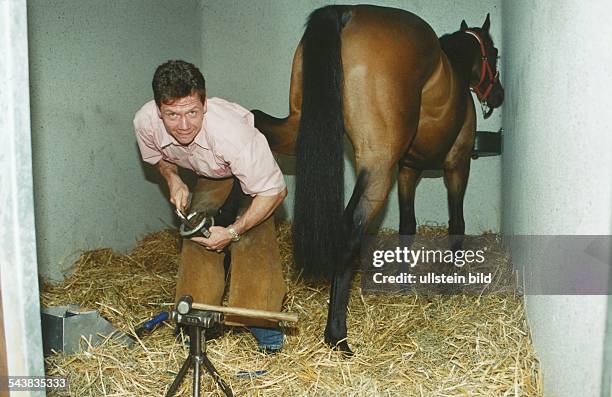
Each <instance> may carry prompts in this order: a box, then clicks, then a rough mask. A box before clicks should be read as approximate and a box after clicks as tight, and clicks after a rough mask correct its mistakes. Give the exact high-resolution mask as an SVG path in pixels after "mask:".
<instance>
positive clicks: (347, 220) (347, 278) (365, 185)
mask: <svg viewBox="0 0 612 397" xmlns="http://www.w3.org/2000/svg"><path fill="white" fill-rule="evenodd" d="M392 167H393V165H392V164H389V165H388V167H386V166H383V167H380V165H377V166H376V168H374V167H363V168H362V167H358V169H360V170H361V171H360V172H359V177H358V179H357V183H356V185H355V188H354V189H353V194H352V196H351V199H350V201H349V204H348V206H347V207H346V210H345V212H344V219H343V221H344V228H345V235H346V236H347V239H346V243H345V248H344V249H343V251H342V252H341V253H340V255H339V256H338V258H337V267H336V269H335V271H334V276H333V279H332V285H331V290H330V302H329V309H328V313H327V326H326V327H325V342H327V344H329V345H330V346H332V347H334V348H335V349H337V350H339V351H341V352H343V353H344V354H345V355H347V356H351V355H352V354H353V353H352V351H351V349H350V348H349V345H348V342H347V341H346V336H347V327H346V313H347V307H348V301H349V293H350V287H351V281H352V279H353V275H354V272H355V268H354V262H355V258H356V256H357V255H358V253H359V247H360V243H361V239H362V238H363V235H364V233H365V230H366V227H367V225H368V224H369V223H370V221H371V220H372V219H373V218H374V217H375V216H376V214H378V212H379V211H380V209H381V208H382V207H383V205H384V203H385V201H386V199H387V195H388V194H389V190H391V180H392V179H391V175H392V173H391V168H392Z"/></svg>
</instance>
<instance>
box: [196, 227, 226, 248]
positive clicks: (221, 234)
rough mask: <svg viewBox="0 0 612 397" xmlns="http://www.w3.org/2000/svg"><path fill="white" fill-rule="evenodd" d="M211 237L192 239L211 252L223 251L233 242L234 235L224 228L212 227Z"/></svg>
mask: <svg viewBox="0 0 612 397" xmlns="http://www.w3.org/2000/svg"><path fill="white" fill-rule="evenodd" d="M208 230H209V231H210V237H209V238H204V237H192V238H191V241H195V242H196V243H198V244H200V245H202V246H204V248H206V249H207V250H209V251H217V252H221V251H223V248H225V247H227V246H228V245H229V244H230V243H231V242H232V235H231V234H230V232H228V231H227V229H226V228H224V227H222V226H212V227H211V228H210V229H208Z"/></svg>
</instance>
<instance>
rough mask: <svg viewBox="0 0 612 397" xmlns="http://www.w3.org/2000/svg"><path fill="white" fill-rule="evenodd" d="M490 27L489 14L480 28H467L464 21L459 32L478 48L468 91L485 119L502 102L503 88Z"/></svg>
mask: <svg viewBox="0 0 612 397" xmlns="http://www.w3.org/2000/svg"><path fill="white" fill-rule="evenodd" d="M490 26H491V20H490V18H489V14H487V18H486V19H485V21H484V23H483V24H482V27H480V28H468V26H467V24H466V23H465V20H464V21H462V22H461V32H462V33H464V34H467V35H469V36H471V38H473V40H474V42H475V43H477V47H479V51H478V52H477V53H476V56H475V57H474V62H473V65H472V74H471V77H470V89H471V90H472V91H473V92H474V93H475V94H476V96H477V97H478V100H479V101H480V104H481V106H482V110H483V116H484V118H485V119H486V118H488V117H489V116H491V114H492V113H493V109H495V108H498V107H500V106H501V105H502V103H503V102H504V87H502V85H501V82H500V80H499V71H498V70H497V58H498V56H497V48H495V45H494V44H493V39H492V38H491V35H490V34H489V27H490Z"/></svg>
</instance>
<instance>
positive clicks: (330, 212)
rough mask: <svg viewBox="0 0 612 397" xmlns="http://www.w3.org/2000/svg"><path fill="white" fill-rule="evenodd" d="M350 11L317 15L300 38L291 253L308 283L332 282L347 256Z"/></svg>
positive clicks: (335, 8) (326, 10) (322, 11)
mask: <svg viewBox="0 0 612 397" xmlns="http://www.w3.org/2000/svg"><path fill="white" fill-rule="evenodd" d="M349 15H350V14H349V12H347V9H346V7H342V6H327V7H323V8H320V9H317V10H315V11H314V12H313V13H312V14H310V17H309V18H308V22H307V24H306V30H305V32H304V36H303V37H302V51H303V53H302V54H303V55H302V59H303V80H302V114H301V119H300V126H299V134H298V137H297V142H296V179H295V181H296V182H295V183H296V191H295V202H294V219H293V250H294V259H295V262H296V265H297V266H298V268H299V269H301V270H302V272H303V275H304V276H305V277H307V278H328V277H329V276H330V275H331V274H332V273H333V271H334V269H335V267H334V263H337V260H336V259H337V258H338V257H339V255H340V253H341V252H342V250H343V248H344V247H343V245H344V243H343V241H344V239H343V234H344V232H343V222H342V211H343V208H344V156H343V136H344V117H343V114H342V83H343V76H342V59H341V51H340V47H341V43H340V34H341V31H342V28H343V26H344V25H345V24H346V22H347V20H348V18H349Z"/></svg>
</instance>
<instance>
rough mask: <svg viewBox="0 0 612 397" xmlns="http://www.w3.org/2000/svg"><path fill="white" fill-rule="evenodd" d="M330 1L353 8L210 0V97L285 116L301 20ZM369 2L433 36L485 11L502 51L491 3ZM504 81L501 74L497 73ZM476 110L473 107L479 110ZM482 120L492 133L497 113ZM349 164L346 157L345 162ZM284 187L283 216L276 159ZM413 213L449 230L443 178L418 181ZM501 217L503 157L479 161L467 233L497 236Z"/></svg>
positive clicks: (392, 204) (472, 22) (285, 161)
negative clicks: (419, 22)
mask: <svg viewBox="0 0 612 397" xmlns="http://www.w3.org/2000/svg"><path fill="white" fill-rule="evenodd" d="M333 3H341V4H350V3H354V4H359V3H362V2H350V1H349V2H347V1H340V2H334V1H312V0H311V1H292V2H286V1H281V0H260V1H222V2H221V1H216V2H208V3H206V5H205V6H204V8H203V14H202V15H203V21H204V22H203V29H202V46H203V47H202V48H203V50H202V56H203V58H202V60H201V62H200V64H201V66H202V68H201V70H202V72H203V73H204V76H205V77H206V81H207V87H208V92H209V94H210V95H211V96H221V97H225V98H227V99H229V100H232V101H235V102H238V103H241V104H242V105H243V106H245V107H247V108H249V109H261V110H263V111H265V112H266V113H268V114H271V115H274V116H277V117H285V116H286V115H287V112H288V109H289V105H288V97H289V77H290V74H291V62H292V60H293V53H294V51H295V47H296V46H297V44H298V42H299V40H300V38H301V36H302V33H303V27H304V23H305V21H306V18H307V17H308V15H309V14H310V12H312V11H313V10H315V9H316V8H318V7H320V6H323V5H327V4H333ZM371 3H372V4H378V5H385V6H390V7H397V8H402V9H405V10H409V11H411V12H414V13H415V14H417V15H419V16H421V17H422V18H423V19H425V20H426V21H428V22H429V23H430V24H431V26H432V27H433V28H434V30H435V31H436V33H438V35H442V34H446V33H451V32H454V31H456V30H459V26H460V24H461V20H462V19H465V20H466V22H467V23H468V25H469V26H481V25H482V23H483V22H484V19H485V17H486V14H487V12H490V13H491V23H492V28H491V32H492V35H493V37H494V39H497V40H498V42H496V44H497V46H498V47H499V48H500V53H501V55H502V57H503V55H504V54H503V49H502V48H501V45H500V44H501V28H502V23H501V22H502V18H501V2H500V1H491V0H481V1H462V2H452V3H451V2H448V1H446V0H436V1H426V0H419V1H373V2H371ZM502 79H503V76H502ZM477 107H478V106H477ZM502 111H503V108H502V109H500V110H497V111H496V112H495V113H494V114H493V116H492V117H491V118H490V119H488V120H486V122H484V121H483V119H482V117H481V112H480V108H479V107H478V109H477V114H478V128H479V129H483V130H491V131H497V130H498V129H499V128H500V127H501V113H502ZM347 159H348V157H347ZM279 160H280V161H279V162H280V163H281V166H282V168H283V171H284V173H285V179H286V181H287V184H288V188H289V197H287V199H286V200H285V202H284V204H283V206H284V211H283V212H284V214H281V215H285V216H291V214H292V212H293V210H292V203H293V189H294V177H293V175H292V174H293V173H294V171H293V167H292V159H291V158H289V157H287V158H285V157H283V158H279ZM346 170H347V172H346V175H347V177H346V178H345V179H346V180H345V187H346V188H345V191H346V194H345V196H346V200H347V201H348V198H349V197H350V193H351V192H352V189H353V183H354V176H353V173H354V172H353V171H352V170H353V168H352V165H351V164H350V163H349V161H348V160H347V163H346ZM383 216H384V219H383V226H385V227H390V228H393V229H397V228H398V227H399V209H398V204H397V186H396V184H395V185H394V187H393V190H392V191H391V193H390V195H389V200H388V205H387V208H386V209H385V211H384V214H383ZM416 216H417V221H418V222H419V224H423V223H438V224H442V225H447V223H448V210H447V202H446V189H445V187H444V182H443V180H442V178H441V173H438V174H437V177H436V178H431V177H429V178H423V179H422V180H421V182H420V184H419V186H418V189H417V197H416ZM500 219H501V160H500V158H499V157H490V158H481V159H479V160H476V161H473V162H472V169H471V174H470V182H469V185H468V189H467V193H466V198H465V223H466V231H467V232H468V233H480V232H482V231H485V230H493V231H499V228H500Z"/></svg>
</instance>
